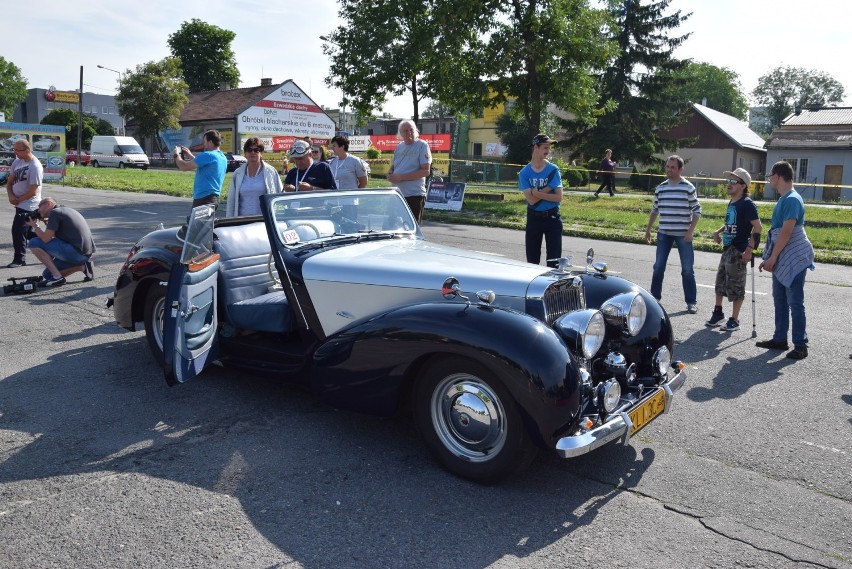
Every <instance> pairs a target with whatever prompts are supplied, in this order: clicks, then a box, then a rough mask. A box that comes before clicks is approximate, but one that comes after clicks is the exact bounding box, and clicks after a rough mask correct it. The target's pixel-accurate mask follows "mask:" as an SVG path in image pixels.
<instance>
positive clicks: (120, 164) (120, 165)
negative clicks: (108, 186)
mask: <svg viewBox="0 0 852 569" xmlns="http://www.w3.org/2000/svg"><path fill="white" fill-rule="evenodd" d="M118 169H119V170H123V169H124V162H119V163H118Z"/></svg>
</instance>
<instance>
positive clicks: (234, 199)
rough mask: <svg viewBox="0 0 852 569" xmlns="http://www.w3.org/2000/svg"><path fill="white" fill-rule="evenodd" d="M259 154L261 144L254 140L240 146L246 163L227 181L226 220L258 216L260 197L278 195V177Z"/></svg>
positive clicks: (261, 152) (279, 184) (250, 139)
mask: <svg viewBox="0 0 852 569" xmlns="http://www.w3.org/2000/svg"><path fill="white" fill-rule="evenodd" d="M263 150H264V146H263V142H261V141H260V139H258V138H257V137H252V138H249V139H248V140H246V142H245V144H244V145H243V155H244V156H245V157H246V163H245V164H243V165H242V166H240V167H239V168H237V170H236V171H235V172H234V175H233V176H232V178H231V185H230V187H229V188H228V207H227V209H226V213H225V216H226V217H236V216H240V215H260V196H261V195H263V194H277V193H281V191H282V188H281V177H280V176H279V175H278V171H277V170H276V169H275V167H274V166H271V165H270V164H268V163H267V162H264V161H263Z"/></svg>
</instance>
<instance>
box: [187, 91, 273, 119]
mask: <svg viewBox="0 0 852 569" xmlns="http://www.w3.org/2000/svg"><path fill="white" fill-rule="evenodd" d="M285 83H286V81H285ZM279 87H281V85H261V86H258V87H243V88H240V89H228V90H226V91H201V92H199V93H189V94H188V95H187V96H188V97H189V102H187V104H186V105H184V107H183V109H182V110H181V112H180V119H179V120H180V122H182V123H191V122H200V121H208V122H209V121H217V120H229V121H232V120H234V117H236V116H237V115H238V114H240V113H241V112H242V111H244V110H245V109H247V108H248V107H250V106H252V105H253V104H254V103H256V102H258V101H260V100H262V99H263V98H264V97H266V96H267V95H269V94H270V93H273V92H274V91H275V90H276V89H278V88H279Z"/></svg>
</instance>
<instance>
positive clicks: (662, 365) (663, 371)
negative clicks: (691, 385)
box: [653, 346, 672, 377]
mask: <svg viewBox="0 0 852 569" xmlns="http://www.w3.org/2000/svg"><path fill="white" fill-rule="evenodd" d="M653 361H654V369H656V370H657V371H658V372H660V375H661V376H663V377H665V376H666V375H667V374H668V373H669V368H670V367H671V365H672V353H671V352H670V351H669V349H668V348H667V347H665V346H662V347H661V348H660V349H659V350H657V351H656V352H654V360H653Z"/></svg>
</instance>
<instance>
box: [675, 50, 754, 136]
mask: <svg viewBox="0 0 852 569" xmlns="http://www.w3.org/2000/svg"><path fill="white" fill-rule="evenodd" d="M672 76H673V77H674V78H675V80H676V83H677V84H678V85H680V86H679V87H678V88H677V91H678V93H671V96H672V97H673V98H675V97H680V98H683V99H685V100H686V101H688V102H692V103H700V104H703V105H705V106H707V107H710V108H711V109H713V110H716V111H719V112H720V113H725V114H726V115H731V116H732V117H736V118H738V119H740V120H743V121H744V120H746V119H747V118H748V101H746V98H745V96H744V95H743V94H742V86H741V85H740V77H739V75H737V73H736V72H734V71H731V70H730V69H728V68H727V67H716V66H715V65H711V64H709V63H704V62H692V61H690V62H687V64H686V66H685V67H684V68H683V69H681V70H680V71H675V72H674V73H672ZM705 99H706V102H702V101H704V100H705Z"/></svg>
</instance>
